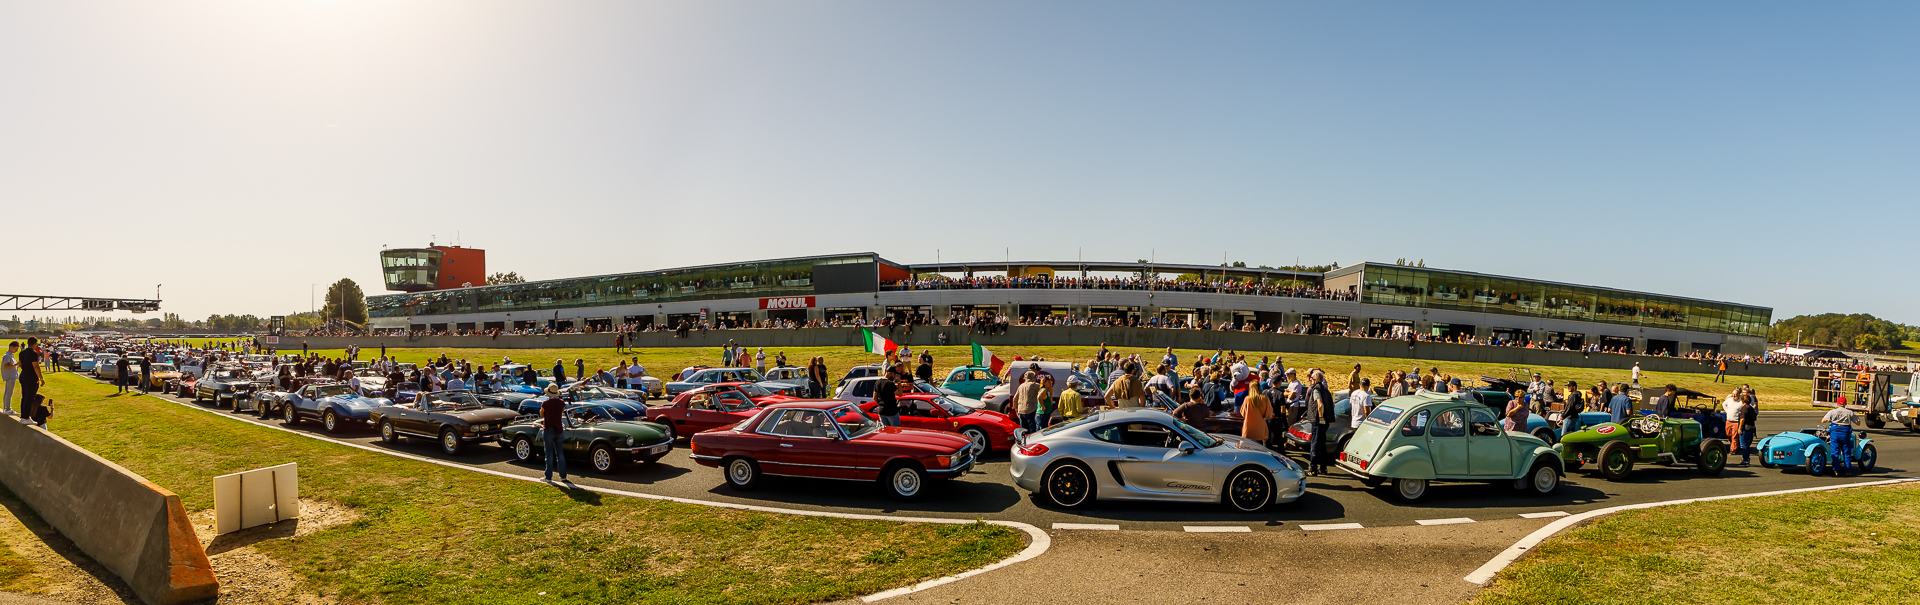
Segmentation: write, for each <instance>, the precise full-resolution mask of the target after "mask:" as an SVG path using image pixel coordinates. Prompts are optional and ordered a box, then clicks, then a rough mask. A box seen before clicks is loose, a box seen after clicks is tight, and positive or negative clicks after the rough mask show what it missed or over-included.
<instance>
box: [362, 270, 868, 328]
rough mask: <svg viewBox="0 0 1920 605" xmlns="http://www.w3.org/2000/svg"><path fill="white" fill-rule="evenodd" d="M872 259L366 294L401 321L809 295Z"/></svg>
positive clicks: (379, 310)
mask: <svg viewBox="0 0 1920 605" xmlns="http://www.w3.org/2000/svg"><path fill="white" fill-rule="evenodd" d="M382 258H383V259H384V258H385V257H384V255H383V257H382ZM871 262H874V257H873V256H871V255H858V256H833V257H817V258H798V259H787V260H773V261H761V262H752V263H737V264H731V265H713V266H708V267H694V268H688V269H668V270H665V271H649V272H644V273H622V274H618V275H603V276H599V277H579V278H572V279H555V280H548V281H538V282H528V283H524V284H508V285H500V286H480V287H475V288H460V289H456V290H437V291H433V292H420V293H417V294H389V295H385V296H370V297H368V298H367V313H368V315H371V316H373V317H406V316H414V315H440V314H450V313H489V312H503V311H504V312H513V311H527V312H534V311H542V310H553V309H571V308H578V307H604V306H610V305H633V304H645V303H668V302H682V301H692V300H720V299H734V298H762V297H774V296H808V295H812V294H813V293H814V289H813V268H814V267H815V266H816V265H838V264H854V263H871Z"/></svg>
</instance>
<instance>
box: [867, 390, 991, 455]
mask: <svg viewBox="0 0 1920 605" xmlns="http://www.w3.org/2000/svg"><path fill="white" fill-rule="evenodd" d="M874 405H875V402H867V403H864V404H861V405H860V409H861V411H864V412H867V413H868V414H872V413H873V406H874ZM900 426H903V427H907V428H916V429H927V430H930V431H946V432H949V433H959V434H960V435H961V436H963V437H966V438H967V441H971V442H973V447H974V448H975V449H974V451H976V452H979V453H980V454H986V453H987V452H1004V451H1006V450H1008V449H1010V448H1012V447H1013V430H1014V429H1017V428H1020V423H1019V422H1018V421H1016V420H1014V419H1013V418H1012V417H1009V416H1007V415H1006V414H1002V413H999V412H995V411H991V410H976V409H973V408H969V407H967V406H964V405H960V404H958V403H954V402H953V400H951V399H947V398H946V397H942V396H939V395H934V394H931V393H909V394H906V395H901V396H900Z"/></svg>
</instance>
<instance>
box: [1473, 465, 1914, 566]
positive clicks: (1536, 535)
mask: <svg viewBox="0 0 1920 605" xmlns="http://www.w3.org/2000/svg"><path fill="white" fill-rule="evenodd" d="M1913 481H1920V478H1911V477H1909V478H1901V479H1889V480H1886V481H1869V482H1866V483H1848V484H1845V485H1828V486H1824V487H1809V488H1804V489H1787V490H1780V491H1775V492H1759V493H1753V494H1735V495H1732V496H1710V497H1706V498H1690V499H1687V500H1668V501H1666V502H1648V503H1646V504H1628V505H1624V506H1615V507H1611V508H1603V509H1600V510H1592V511H1587V512H1584V513H1580V514H1578V515H1573V516H1570V517H1567V518H1564V519H1561V520H1559V521H1554V522H1552V523H1548V524H1547V526H1546V527H1542V528H1540V529H1538V530H1535V531H1534V532H1533V533H1531V534H1527V537H1525V538H1521V539H1520V541H1519V542H1515V543H1513V546H1509V547H1507V549H1506V550H1505V551H1502V552H1501V553H1500V554H1499V555H1496V556H1494V557H1493V559H1492V560H1490V561H1487V564H1485V565H1481V566H1480V568H1479V569H1476V570H1473V573H1470V574H1467V577H1465V578H1462V579H1464V580H1466V581H1468V582H1472V583H1474V584H1479V585H1481V586H1485V585H1486V584H1487V583H1488V582H1492V581H1493V576H1494V575H1495V574H1498V573H1500V570H1502V569H1506V568H1507V566H1508V565H1512V564H1513V562H1514V561H1518V560H1520V555H1524V554H1526V553H1527V551H1528V550H1529V549H1532V548H1533V547H1535V546H1539V545H1540V543H1541V542H1545V541H1546V540H1547V538H1550V537H1553V535H1554V534H1557V533H1560V532H1562V531H1566V529H1567V528H1569V527H1573V526H1575V525H1579V524H1581V523H1583V522H1585V521H1587V520H1588V519H1592V518H1595V517H1602V516H1606V515H1611V514H1613V513H1617V512H1620V511H1625V510H1634V509H1641V508H1655V507H1660V506H1671V505H1674V504H1689V503H1693V502H1711V501H1714V500H1732V499H1734V498H1753V497H1756V496H1779V495H1783V494H1799V493H1805V492H1824V491H1827V490H1835V489H1848V488H1854V487H1871V486H1875V485H1894V484H1898V483H1908V482H1913Z"/></svg>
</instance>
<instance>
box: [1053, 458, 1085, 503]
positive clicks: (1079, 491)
mask: <svg viewBox="0 0 1920 605" xmlns="http://www.w3.org/2000/svg"><path fill="white" fill-rule="evenodd" d="M1090 485H1091V481H1090V480H1089V479H1088V477H1087V473H1086V471H1083V470H1081V468H1080V467H1079V466H1077V465H1073V464H1063V465H1060V466H1059V467H1058V468H1055V469H1053V472H1051V473H1049V474H1048V475H1047V497H1048V498H1050V499H1052V500H1053V503H1054V504H1058V505H1060V506H1064V507H1068V508H1071V507H1075V506H1079V505H1081V504H1084V503H1086V500H1087V491H1088V490H1087V488H1088V487H1089V486H1090Z"/></svg>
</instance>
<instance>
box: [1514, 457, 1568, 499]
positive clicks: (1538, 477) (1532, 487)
mask: <svg viewBox="0 0 1920 605" xmlns="http://www.w3.org/2000/svg"><path fill="white" fill-rule="evenodd" d="M1560 479H1561V477H1560V469H1557V468H1553V464H1552V463H1549V462H1547V461H1545V460H1542V461H1539V462H1535V463H1533V469H1532V470H1528V471H1527V476H1525V477H1521V478H1520V485H1519V487H1520V489H1521V490H1523V491H1525V492H1526V493H1527V495H1529V496H1551V495H1553V493H1554V492H1557V491H1560V483H1561V481H1560Z"/></svg>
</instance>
